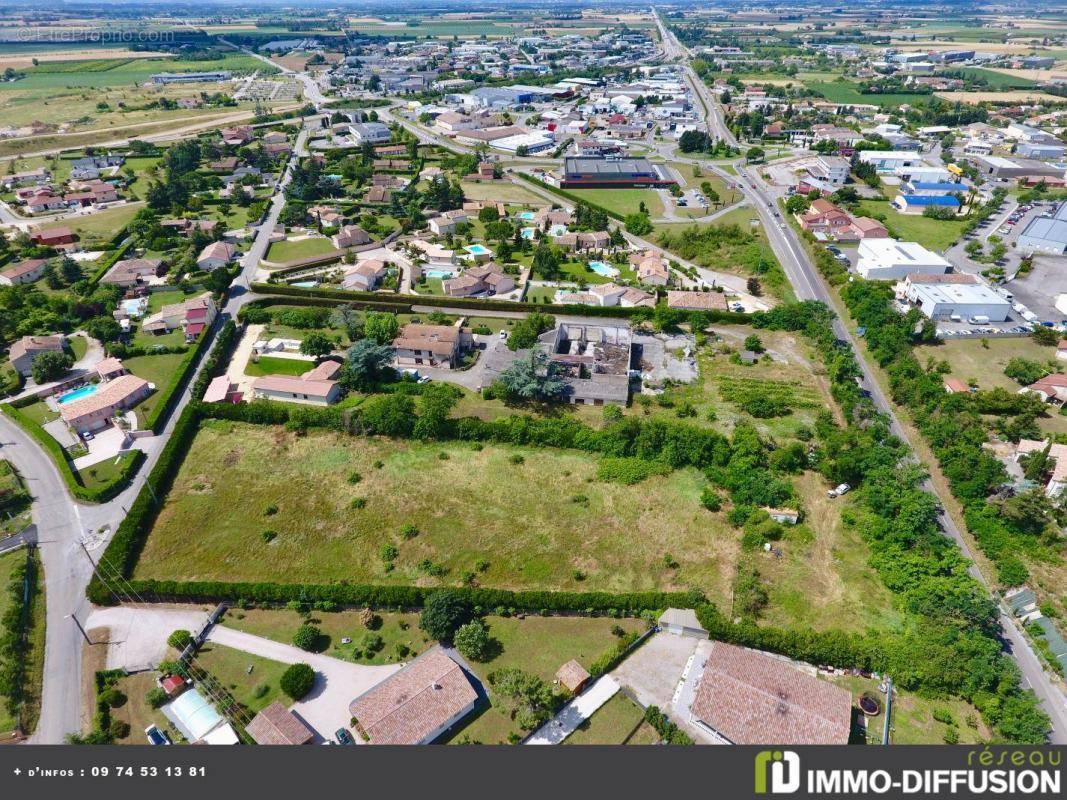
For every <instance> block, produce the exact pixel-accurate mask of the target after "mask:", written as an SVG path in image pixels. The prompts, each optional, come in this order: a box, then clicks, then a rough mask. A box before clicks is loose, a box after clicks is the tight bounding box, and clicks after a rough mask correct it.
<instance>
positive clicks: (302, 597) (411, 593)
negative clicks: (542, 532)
mask: <svg viewBox="0 0 1067 800" xmlns="http://www.w3.org/2000/svg"><path fill="white" fill-rule="evenodd" d="M110 549H111V548H110V547H109V548H108V550H109V551H110ZM128 587H129V588H130V589H132V590H133V591H135V592H136V593H137V594H138V595H140V596H141V597H145V598H151V599H153V600H156V601H158V602H172V601H173V602H186V603H188V602H196V603H199V602H212V603H214V602H219V601H223V600H228V601H231V602H237V601H240V600H246V601H249V602H255V603H269V604H278V605H284V604H286V603H289V602H292V601H294V600H295V601H298V602H311V603H316V602H327V603H336V604H338V605H343V606H366V607H369V608H421V607H422V606H423V605H425V601H426V598H427V597H428V596H430V595H431V594H433V593H434V592H438V591H440V590H441V589H442V588H448V591H449V592H452V593H455V594H457V595H460V596H461V597H462V598H463V599H464V600H466V601H467V602H469V603H470V604H471V605H472V606H480V607H481V608H498V607H503V608H513V609H516V610H520V611H526V612H539V611H557V612H559V611H563V612H572V613H586V614H609V613H610V612H622V613H623V614H626V615H629V616H636V615H638V614H640V613H641V612H642V611H658V610H660V609H664V608H693V607H694V606H695V605H697V604H700V603H702V602H703V601H704V596H703V594H701V593H700V592H699V591H689V592H625V593H621V594H613V593H611V592H550V591H518V592H516V591H511V590H509V589H489V588H482V587H470V586H465V587H441V586H377V585H373V584H345V583H335V584H301V583H268V582H260V583H228V582H223V581H158V580H135V581H130V582H129V583H128ZM92 599H93V601H94V602H101V601H97V600H96V598H95V597H94V598H92ZM107 599H108V598H105V600H104V601H106V600H107Z"/></svg>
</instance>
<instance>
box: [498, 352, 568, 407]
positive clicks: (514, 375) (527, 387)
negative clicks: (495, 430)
mask: <svg viewBox="0 0 1067 800" xmlns="http://www.w3.org/2000/svg"><path fill="white" fill-rule="evenodd" d="M493 386H494V390H495V391H499V392H501V393H502V394H503V395H504V396H505V397H507V398H509V399H512V400H524V401H530V400H536V401H547V400H556V399H558V398H559V397H561V396H562V395H563V393H564V391H566V388H567V384H566V383H564V382H563V381H562V380H560V379H559V378H558V377H556V371H555V365H554V364H553V363H552V360H551V359H550V358H549V357H548V354H547V353H545V352H544V351H543V350H537V349H534V350H531V351H530V354H529V356H527V357H526V358H519V359H516V360H515V361H513V362H512V363H511V364H509V365H508V366H507V367H506V368H505V369H504V370H503V371H502V372H501V373H500V376H499V377H498V378H497V380H496V382H495V383H494V384H493Z"/></svg>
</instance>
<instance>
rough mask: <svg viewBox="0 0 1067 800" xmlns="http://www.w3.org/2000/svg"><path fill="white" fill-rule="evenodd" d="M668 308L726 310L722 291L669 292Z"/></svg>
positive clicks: (724, 296)
mask: <svg viewBox="0 0 1067 800" xmlns="http://www.w3.org/2000/svg"><path fill="white" fill-rule="evenodd" d="M667 308H670V309H672V310H677V311H725V310H726V295H725V294H723V293H722V292H677V291H671V292H667Z"/></svg>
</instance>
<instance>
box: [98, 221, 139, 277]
mask: <svg viewBox="0 0 1067 800" xmlns="http://www.w3.org/2000/svg"><path fill="white" fill-rule="evenodd" d="M119 237H121V238H119ZM115 238H118V239H119V241H118V243H117V244H116V245H115V249H114V250H112V251H111V252H110V253H108V255H106V256H105V257H104V260H103V261H101V262H100V266H99V267H97V268H96V271H95V272H94V273H93V274H92V275H91V276H89V285H90V286H95V285H96V284H98V283H99V282H100V279H101V278H103V277H104V275H106V274H107V271H108V270H109V269H111V268H112V267H113V266H115V262H116V261H118V260H119V259H120V258H122V257H123V256H124V255H126V251H127V250H129V249H130V248H131V247H133V240H132V239H130V240H128V241H126V242H123V241H122V240H123V239H125V238H126V229H125V228H123V229H122V230H120V231H119V232H118V233H117V234H115V237H113V238H112V242H114V241H115Z"/></svg>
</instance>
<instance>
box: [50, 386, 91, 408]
mask: <svg viewBox="0 0 1067 800" xmlns="http://www.w3.org/2000/svg"><path fill="white" fill-rule="evenodd" d="M91 394H96V384H94V383H90V384H88V385H86V386H81V387H79V388H77V389H75V390H74V391H73V392H67V393H66V394H61V395H60V396H59V397H57V398H56V402H58V403H61V404H62V403H73V402H74V401H75V400H81V399H82V398H83V397H88V396H89V395H91Z"/></svg>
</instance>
